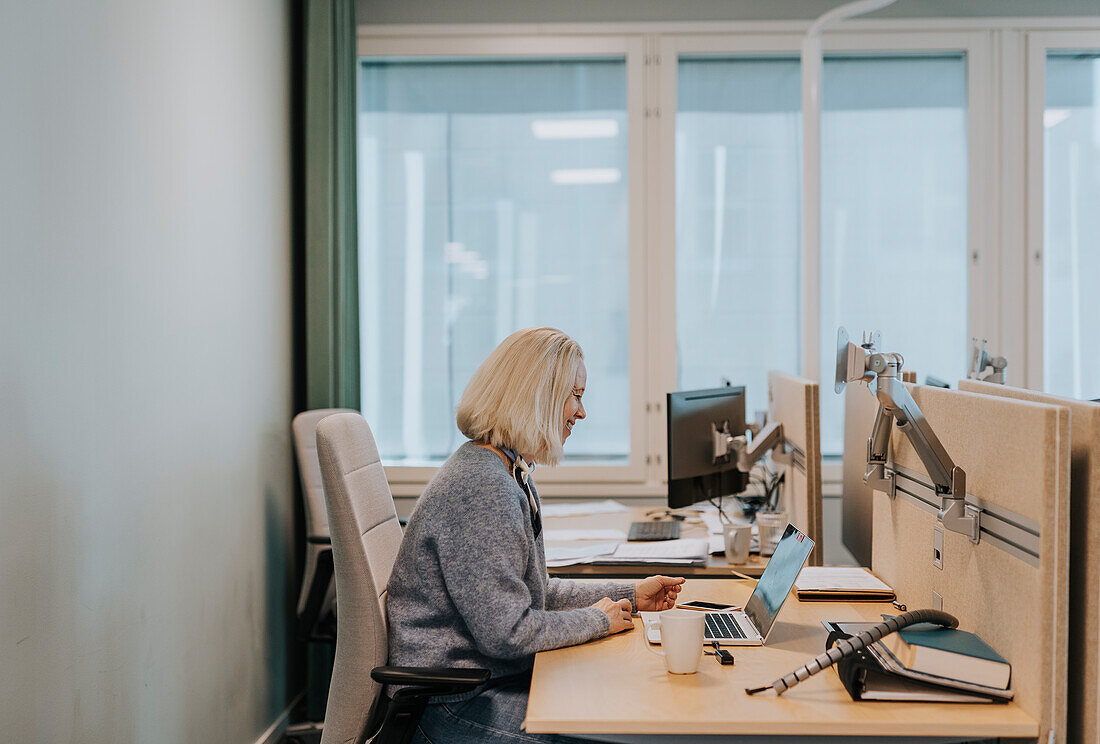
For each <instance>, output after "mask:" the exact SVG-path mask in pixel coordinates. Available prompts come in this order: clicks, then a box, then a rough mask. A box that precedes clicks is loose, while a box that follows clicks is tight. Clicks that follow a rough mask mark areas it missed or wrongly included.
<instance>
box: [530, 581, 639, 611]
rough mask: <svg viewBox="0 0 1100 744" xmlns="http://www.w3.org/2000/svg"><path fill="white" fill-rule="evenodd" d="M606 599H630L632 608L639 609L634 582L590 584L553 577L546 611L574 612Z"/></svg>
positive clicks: (548, 586)
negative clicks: (575, 609) (576, 609)
mask: <svg viewBox="0 0 1100 744" xmlns="http://www.w3.org/2000/svg"><path fill="white" fill-rule="evenodd" d="M604 597H610V598H611V599H616V600H618V599H629V600H630V606H631V607H632V608H633V609H637V605H636V604H635V602H634V582H630V583H623V582H617V581H608V582H601V583H598V584H589V583H582V582H579V581H569V580H568V579H558V578H555V577H551V578H550V580H549V581H548V582H547V585H546V609H548V610H572V609H574V608H576V607H587V606H588V605H590V604H594V603H596V602H599V601H600V600H601V599H603V598H604Z"/></svg>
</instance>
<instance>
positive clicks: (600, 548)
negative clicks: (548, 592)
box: [546, 542, 619, 568]
mask: <svg viewBox="0 0 1100 744" xmlns="http://www.w3.org/2000/svg"><path fill="white" fill-rule="evenodd" d="M618 546H619V543H614V542H611V543H585V544H584V545H565V546H562V547H560V548H547V549H546V567H547V568H554V567H556V566H573V565H576V564H578V563H587V562H588V561H589V560H591V559H592V558H595V557H596V556H600V555H609V554H611V553H613V552H615V548H617V547H618Z"/></svg>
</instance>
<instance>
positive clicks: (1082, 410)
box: [959, 380, 1100, 743]
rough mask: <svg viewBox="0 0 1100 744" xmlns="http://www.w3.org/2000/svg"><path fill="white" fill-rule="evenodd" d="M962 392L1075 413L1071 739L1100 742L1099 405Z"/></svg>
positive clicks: (969, 386)
mask: <svg viewBox="0 0 1100 744" xmlns="http://www.w3.org/2000/svg"><path fill="white" fill-rule="evenodd" d="M959 390H965V391H968V392H973V393H983V394H985V395H996V396H999V397H1004V398H1014V399H1016V400H1030V401H1034V402H1036V403H1048V404H1051V405H1058V406H1065V407H1066V408H1068V409H1069V412H1070V476H1069V501H1070V505H1069V520H1070V526H1069V546H1070V567H1069V664H1068V670H1067V672H1068V675H1069V689H1068V691H1067V703H1068V708H1069V709H1068V712H1067V726H1068V728H1069V731H1070V734H1071V739H1070V740H1071V741H1082V742H1094V743H1095V742H1098V741H1100V548H1098V547H1097V546H1100V507H1093V508H1092V509H1090V508H1089V502H1090V501H1092V502H1094V503H1100V403H1093V402H1090V401H1081V400H1076V399H1074V398H1063V397H1061V396H1058V395H1049V394H1047V393H1037V392H1035V391H1034V390H1024V389H1022V388H1015V387H1008V386H1005V385H995V384H993V383H990V382H979V381H977V380H960V381H959Z"/></svg>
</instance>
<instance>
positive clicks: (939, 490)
mask: <svg viewBox="0 0 1100 744" xmlns="http://www.w3.org/2000/svg"><path fill="white" fill-rule="evenodd" d="M879 343H881V335H880V334H877V333H876V334H874V335H872V336H870V337H865V338H864V341H863V344H862V345H860V346H856V345H855V344H854V343H851V342H850V341H849V340H848V333H847V332H846V331H845V330H844V329H843V328H841V329H840V331H839V333H838V334H837V368H836V372H837V375H836V385H835V388H834V389H835V390H836V392H837V393H841V392H843V391H844V387H845V385H846V384H847V383H849V382H866V383H867V386H868V389H870V390H871V392H872V394H873V395H874V396H875V397H876V398H877V399H878V403H879V406H878V413H877V414H876V416H875V425H874V428H873V429H872V430H871V436H870V438H868V440H867V473H866V475H864V476H863V480H864V482H865V483H867V484H868V485H870V486H871V487H872V488H875V489H878V490H882V491H885V492H886V493H889V494H893V493H894V473H893V472H890V471H888V470H887V466H886V457H887V449H888V447H889V444H890V430H891V428H892V427H893V423H894V421H895V420H896V421H897V424H898V431H900V432H902V433H903V434H905V436H906V437H907V438H908V439H909V442H910V444H912V445H913V449H914V450H915V451H916V453H917V457H919V458H920V461H921V463H923V464H924V468H925V470H927V471H928V475H929V477H930V478H931V479H932V483H933V484H934V486H935V490H936V494H937V495H938V496H939V497H940V510H939V519H940V522H941V523H942V524H943V526H944V528H945V529H948V530H951V531H952V532H958V533H961V534H963V535H966V536H967V537H968V538H970V541H971V542H974V543H977V542H978V540H979V536H980V531H981V511H980V510H979V509H977V508H975V507H973V506H967V505H966V473H965V472H964V471H963V469H962V468H960V467H959V466H958V465H956V464H955V463H954V462H953V461H952V460H951V456H950V455H948V454H947V450H946V449H944V447H943V445H942V444H941V443H940V440H939V438H938V437H937V436H936V434H935V432H933V431H932V427H931V426H929V425H928V421H927V420H926V419H925V418H924V414H923V413H922V412H921V410H920V407H919V406H918V405H917V403H916V401H915V400H913V396H912V395H911V394H910V393H909V389H908V388H906V387H905V384H904V383H903V382H902V381H901V368H902V366H903V365H904V363H905V360H904V358H903V357H902V356H901V354H896V353H881V352H878V351H876V350H875V346H876V345H877V344H879Z"/></svg>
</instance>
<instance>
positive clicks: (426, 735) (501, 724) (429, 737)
mask: <svg viewBox="0 0 1100 744" xmlns="http://www.w3.org/2000/svg"><path fill="white" fill-rule="evenodd" d="M530 688H531V677H530V675H519V676H516V677H510V678H507V679H503V680H500V681H499V682H490V683H489V686H488V687H487V688H486V689H484V690H482V691H481V692H480V693H479V694H478V695H476V696H475V697H472V698H470V699H469V700H462V701H460V702H457V703H433V704H431V705H429V706H428V707H427V709H426V710H425V711H424V715H423V717H421V719H420V725H419V726H418V727H417V730H416V735H415V736H414V737H413V742H414V743H415V744H477V743H478V742H490V743H491V744H518V743H521V742H531V743H532V744H535V743H538V744H546V743H547V742H549V743H552V744H583V742H584V741H586V740H585V739H574V738H572V737H568V736H558V735H557V734H528V733H524V732H523V731H522V730H521V729H520V726H521V725H522V724H523V719H524V717H525V716H526V715H527V693H528V691H529V690H530Z"/></svg>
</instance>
